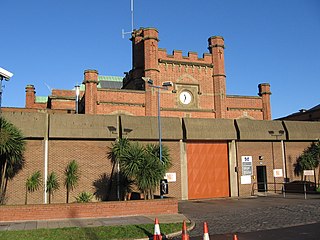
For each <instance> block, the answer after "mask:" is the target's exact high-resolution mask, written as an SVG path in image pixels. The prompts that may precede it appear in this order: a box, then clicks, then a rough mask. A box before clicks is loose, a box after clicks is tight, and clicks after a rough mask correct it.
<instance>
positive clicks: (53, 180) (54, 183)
mask: <svg viewBox="0 0 320 240" xmlns="http://www.w3.org/2000/svg"><path fill="white" fill-rule="evenodd" d="M59 187H60V184H59V181H58V177H57V175H56V173H55V172H51V173H50V175H49V176H48V178H47V190H46V192H47V193H49V204H50V203H51V199H52V197H53V192H54V191H56V190H58V189H59Z"/></svg>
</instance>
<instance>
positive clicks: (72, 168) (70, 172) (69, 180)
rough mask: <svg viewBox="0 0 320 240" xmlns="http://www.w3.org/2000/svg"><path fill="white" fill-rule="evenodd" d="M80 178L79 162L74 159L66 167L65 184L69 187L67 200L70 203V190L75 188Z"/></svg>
mask: <svg viewBox="0 0 320 240" xmlns="http://www.w3.org/2000/svg"><path fill="white" fill-rule="evenodd" d="M78 180H79V166H78V163H77V162H76V161H75V160H73V161H71V162H70V163H69V164H68V166H67V167H66V169H65V182H64V185H65V187H66V189H67V197H66V202H67V203H69V195H70V191H71V190H73V189H74V188H75V187H76V186H77V184H78Z"/></svg>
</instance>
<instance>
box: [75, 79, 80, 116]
mask: <svg viewBox="0 0 320 240" xmlns="http://www.w3.org/2000/svg"><path fill="white" fill-rule="evenodd" d="M74 87H75V89H76V114H78V113H79V96H80V86H79V85H78V84H77V85H76V86H74Z"/></svg>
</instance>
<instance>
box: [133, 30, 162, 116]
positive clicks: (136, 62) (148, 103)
mask: <svg viewBox="0 0 320 240" xmlns="http://www.w3.org/2000/svg"><path fill="white" fill-rule="evenodd" d="M131 40H132V44H133V46H132V49H133V63H132V65H133V72H132V78H133V79H134V82H135V83H134V84H135V87H136V86H137V85H140V84H143V85H144V86H145V91H146V95H145V99H146V100H145V112H146V116H156V115H157V92H156V89H154V88H151V87H150V86H149V85H148V84H147V83H144V82H143V83H141V78H142V77H146V78H150V79H152V80H153V84H154V85H161V83H160V79H159V69H158V42H159V39H158V30H157V29H155V28H143V29H139V30H136V31H134V32H133V34H132V38H131Z"/></svg>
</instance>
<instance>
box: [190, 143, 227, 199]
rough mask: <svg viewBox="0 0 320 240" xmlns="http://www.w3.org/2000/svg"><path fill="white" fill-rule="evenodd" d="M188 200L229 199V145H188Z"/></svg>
mask: <svg viewBox="0 0 320 240" xmlns="http://www.w3.org/2000/svg"><path fill="white" fill-rule="evenodd" d="M187 156H188V198H189V199H204V198H215V197H229V164H228V144H227V143H226V142H200V143H187Z"/></svg>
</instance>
